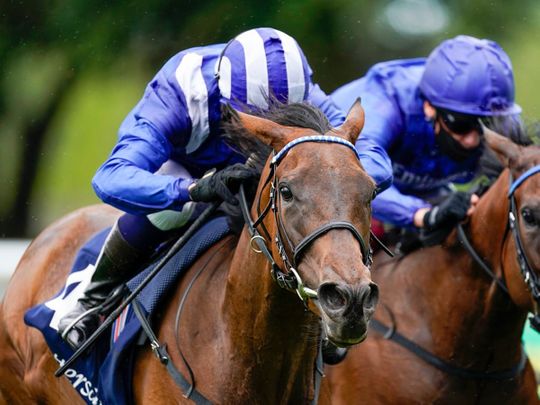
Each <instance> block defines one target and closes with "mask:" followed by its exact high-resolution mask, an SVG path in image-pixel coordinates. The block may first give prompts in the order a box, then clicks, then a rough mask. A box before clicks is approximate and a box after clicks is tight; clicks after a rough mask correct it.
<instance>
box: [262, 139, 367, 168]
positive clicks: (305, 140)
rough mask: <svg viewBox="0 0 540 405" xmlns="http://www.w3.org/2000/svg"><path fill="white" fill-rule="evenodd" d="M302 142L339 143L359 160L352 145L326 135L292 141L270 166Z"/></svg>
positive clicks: (275, 157) (273, 159) (274, 158)
mask: <svg viewBox="0 0 540 405" xmlns="http://www.w3.org/2000/svg"><path fill="white" fill-rule="evenodd" d="M304 142H321V143H339V144H341V145H344V146H346V147H348V148H349V149H351V150H352V151H354V154H355V155H356V158H357V159H358V160H360V155H359V154H358V151H357V150H356V148H355V147H354V145H353V144H352V143H350V142H349V141H346V140H345V139H343V138H340V137H338V136H327V135H313V136H302V137H300V138H297V139H295V140H294V141H291V142H289V143H288V144H287V145H285V147H284V148H283V149H281V150H280V151H279V152H278V153H277V154H276V155H275V156H274V157H273V158H272V162H271V163H272V165H276V164H278V163H279V162H280V160H281V159H283V157H284V156H285V155H286V154H287V152H288V151H289V150H291V149H292V148H294V147H295V146H296V145H298V144H299V143H304Z"/></svg>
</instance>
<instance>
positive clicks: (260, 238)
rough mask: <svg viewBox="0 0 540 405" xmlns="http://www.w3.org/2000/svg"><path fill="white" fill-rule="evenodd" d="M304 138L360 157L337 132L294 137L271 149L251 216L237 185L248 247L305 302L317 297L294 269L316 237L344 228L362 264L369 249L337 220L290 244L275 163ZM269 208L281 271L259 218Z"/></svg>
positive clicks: (349, 226) (369, 257)
mask: <svg viewBox="0 0 540 405" xmlns="http://www.w3.org/2000/svg"><path fill="white" fill-rule="evenodd" d="M305 142H319V143H336V144H340V145H343V146H346V147H347V148H349V149H351V150H352V151H354V154H355V156H356V158H357V159H358V160H360V157H359V155H358V152H357V151H356V148H355V147H354V145H353V144H352V143H350V142H348V141H346V140H344V139H342V138H339V137H337V136H327V135H315V136H304V137H300V138H297V139H295V140H293V141H291V142H289V143H288V144H286V145H285V146H284V147H283V149H281V150H280V151H279V152H278V153H277V154H276V153H275V152H273V156H272V159H271V161H270V171H269V173H268V176H267V178H266V180H265V182H264V185H263V187H262V188H261V192H260V193H259V195H258V196H257V204H256V206H257V214H258V217H257V219H255V220H253V219H252V218H251V214H250V209H249V206H248V204H247V200H246V196H245V191H244V188H243V186H241V187H240V206H241V209H242V214H243V216H244V220H245V222H246V224H247V227H248V231H249V233H250V235H251V240H250V246H251V248H252V249H253V250H254V251H255V252H257V253H262V254H264V256H265V257H266V259H267V260H268V261H269V262H270V264H271V274H272V278H273V279H274V280H275V281H276V282H277V284H278V285H279V286H280V287H281V288H284V289H287V290H290V291H296V293H297V294H298V297H300V299H301V300H302V301H303V302H304V304H307V300H308V299H310V298H311V299H317V297H318V295H317V291H316V290H313V289H311V288H309V287H306V286H305V285H304V283H303V281H302V278H301V277H300V275H299V274H298V271H297V270H296V269H297V266H298V264H299V262H300V260H301V258H302V255H303V253H304V252H305V251H306V249H307V248H308V247H309V246H310V245H311V244H312V243H313V242H314V241H315V240H316V239H317V238H319V237H320V236H322V235H324V234H326V233H328V232H329V231H331V230H334V229H346V230H348V231H350V232H351V233H352V235H353V236H354V238H355V239H356V240H357V241H358V243H359V244H360V250H361V252H362V261H363V263H364V265H366V266H368V267H369V266H370V265H371V263H372V256H373V253H372V250H371V249H370V247H369V244H367V243H366V241H365V240H364V238H363V237H362V235H361V234H360V232H359V231H358V230H357V229H356V227H355V226H354V225H353V224H352V223H350V222H348V221H341V220H337V221H332V222H329V223H327V224H324V225H322V226H320V227H318V228H317V229H315V230H314V231H312V232H311V233H310V234H309V235H308V236H306V237H304V238H303V239H302V240H301V241H300V242H299V243H298V244H297V245H294V243H293V242H292V241H291V239H290V237H289V236H288V234H287V231H286V229H285V225H284V222H283V218H282V214H281V209H280V207H281V199H280V193H279V191H278V190H279V178H278V177H277V167H278V166H279V164H280V162H281V161H282V160H283V159H284V158H285V156H286V155H287V153H288V152H289V151H290V150H291V149H292V148H294V147H295V146H297V145H299V144H301V143H305ZM248 163H249V160H248ZM268 185H270V198H269V201H268V204H266V206H265V207H264V209H263V210H262V211H261V210H260V202H261V197H262V193H263V192H264V190H265V189H266V188H267V186H268ZM270 210H271V211H272V212H273V214H274V219H275V221H276V226H277V232H276V236H275V238H274V240H273V241H274V243H275V244H276V247H277V250H278V252H279V255H280V257H281V259H282V261H283V264H284V265H285V268H286V271H283V270H282V269H281V268H280V267H279V265H278V264H277V263H276V261H275V260H274V257H273V256H272V253H271V252H270V250H269V249H268V246H267V240H270V239H271V237H270V234H269V233H268V230H267V229H266V227H265V226H264V224H263V220H264V218H265V217H266V216H267V215H268V213H269V212H270ZM259 226H260V227H261V231H262V234H261V232H259V230H258V227H259ZM253 243H255V245H256V246H254V245H253Z"/></svg>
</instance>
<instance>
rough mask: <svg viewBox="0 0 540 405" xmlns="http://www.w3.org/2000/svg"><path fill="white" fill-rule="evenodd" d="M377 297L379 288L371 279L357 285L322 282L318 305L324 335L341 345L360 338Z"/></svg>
mask: <svg viewBox="0 0 540 405" xmlns="http://www.w3.org/2000/svg"><path fill="white" fill-rule="evenodd" d="M378 300H379V288H378V287H377V285H376V284H375V283H372V282H369V283H362V284H360V285H358V286H350V285H347V284H339V283H323V284H321V285H320V286H319V289H318V305H319V307H320V310H321V315H322V321H323V325H324V329H325V333H326V336H327V338H328V339H330V341H332V343H334V344H335V345H336V346H341V347H346V346H352V345H355V344H358V343H360V342H362V341H363V340H364V339H365V338H366V336H367V326H368V323H369V320H370V319H371V317H372V315H373V312H375V307H376V305H377V302H378Z"/></svg>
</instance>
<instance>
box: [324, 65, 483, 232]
mask: <svg viewBox="0 0 540 405" xmlns="http://www.w3.org/2000/svg"><path fill="white" fill-rule="evenodd" d="M424 65H425V58H418V59H408V60H395V61H389V62H383V63H379V64H376V65H374V66H373V67H372V68H371V69H369V71H368V72H367V74H366V76H364V77H362V78H360V79H358V80H355V81H353V82H351V83H349V84H346V85H344V86H343V87H340V88H339V89H337V90H336V91H335V92H334V93H332V94H331V97H332V99H333V100H334V101H335V103H336V104H337V106H338V107H340V108H342V109H343V110H344V111H347V110H348V108H350V106H351V105H352V103H353V102H354V101H355V100H356V99H357V98H358V97H361V98H362V105H363V106H364V109H365V112H366V122H365V126H364V129H363V131H362V133H361V135H360V137H359V138H358V141H357V142H356V147H357V149H358V151H359V152H361V153H362V154H361V161H362V165H363V166H364V168H365V169H366V171H367V172H368V173H369V174H370V175H371V176H372V177H373V178H374V179H375V181H376V182H377V184H378V185H379V187H380V188H382V189H386V190H385V191H384V192H382V193H380V194H379V195H378V196H377V198H376V199H375V200H374V201H373V205H372V209H373V216H374V217H375V218H377V219H379V220H382V221H384V222H388V223H391V224H393V225H396V226H400V227H408V226H412V224H413V217H414V213H415V212H416V211H417V210H418V209H420V208H423V207H429V206H430V204H429V203H428V202H426V201H425V199H427V198H429V197H430V196H431V195H436V194H438V193H439V192H440V191H441V189H442V188H446V187H447V186H448V185H449V184H450V183H453V182H457V183H460V182H461V183H463V182H467V181H470V180H471V179H472V178H473V177H474V174H475V172H476V170H477V166H478V160H479V157H480V154H481V152H480V150H479V151H478V153H477V154H475V155H474V156H472V157H470V158H468V159H467V160H465V161H463V162H456V161H454V160H452V159H450V158H449V157H447V156H446V155H444V154H442V153H441V152H440V151H439V148H438V146H437V144H436V143H435V135H434V132H433V124H432V123H430V122H428V121H426V119H425V116H424V111H423V101H424V100H423V98H422V97H421V95H420V91H419V89H418V84H419V82H420V78H421V76H422V73H423V71H424Z"/></svg>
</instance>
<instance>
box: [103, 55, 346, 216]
mask: <svg viewBox="0 0 540 405" xmlns="http://www.w3.org/2000/svg"><path fill="white" fill-rule="evenodd" d="M224 46H225V44H219V45H211V46H206V47H198V48H192V49H188V50H185V51H182V52H180V53H178V54H177V55H175V56H173V57H172V58H171V59H170V60H169V61H168V62H167V63H166V64H165V65H164V66H163V67H162V69H161V70H160V71H159V72H158V73H157V74H156V76H155V77H154V78H153V80H152V81H151V82H150V83H149V84H148V86H147V88H146V91H145V93H144V96H143V98H142V99H141V100H140V101H139V103H138V104H137V105H136V106H135V108H134V109H133V110H132V111H131V112H130V113H129V114H128V116H127V117H126V118H125V120H124V122H123V123H122V125H121V126H120V130H119V134H118V135H119V139H118V143H117V144H116V146H115V147H114V149H113V151H112V153H111V155H110V156H109V158H108V159H107V161H106V162H105V163H104V164H103V165H102V166H101V167H100V168H99V169H98V171H97V173H96V174H95V176H94V178H93V181H92V185H93V187H94V189H95V191H96V193H97V195H98V196H99V197H100V198H101V199H102V200H103V201H104V202H106V203H108V204H110V205H113V206H115V207H117V208H119V209H121V210H123V211H125V212H128V213H131V214H149V213H151V212H155V211H161V210H164V209H173V210H180V209H181V208H182V206H183V205H184V204H185V203H186V202H187V201H189V194H188V191H187V187H188V186H189V185H190V184H191V183H192V182H193V179H191V178H188V179H186V178H176V177H173V176H165V175H155V174H153V173H154V172H155V171H156V170H158V169H159V167H160V166H161V165H162V164H163V163H164V162H165V161H167V160H169V159H171V160H174V161H176V162H178V163H180V164H181V165H182V166H184V167H185V168H186V169H187V170H188V171H189V172H190V173H191V174H192V176H194V177H195V178H200V177H201V175H202V174H203V173H204V172H205V171H207V170H208V169H211V168H213V167H216V168H217V169H221V168H223V167H226V166H228V165H231V164H233V163H237V162H243V161H244V160H245V159H244V158H243V157H242V156H240V155H239V154H237V153H235V152H234V151H233V150H232V149H231V148H229V147H228V146H227V145H226V144H225V143H224V142H223V140H222V138H221V136H220V131H219V122H220V104H221V103H222V102H224V101H225V100H224V99H223V98H222V97H221V95H220V92H219V89H218V83H217V79H216V78H215V68H216V62H217V60H218V59H219V55H220V53H221V51H222V50H223V48H224ZM186 57H187V58H188V59H186ZM183 60H185V61H186V63H181V62H182V61H183ZM193 60H199V61H200V63H199V64H198V65H197V64H194V63H191V62H192V61H193ZM188 61H189V63H188ZM309 73H310V74H311V71H309ZM308 87H309V88H308V90H307V101H309V102H311V103H312V104H313V105H315V106H317V107H319V108H320V109H321V110H322V111H323V112H324V113H325V114H326V116H327V117H328V119H329V120H330V122H331V124H332V125H334V126H338V125H340V124H341V123H342V122H343V120H344V115H343V113H342V112H341V111H340V110H339V109H338V108H337V107H336V106H335V105H334V104H333V102H332V101H331V99H330V98H329V97H328V96H327V95H326V94H324V92H323V91H322V90H321V89H320V88H319V86H318V85H316V84H313V83H312V82H311V80H310V82H309V86H308Z"/></svg>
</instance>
